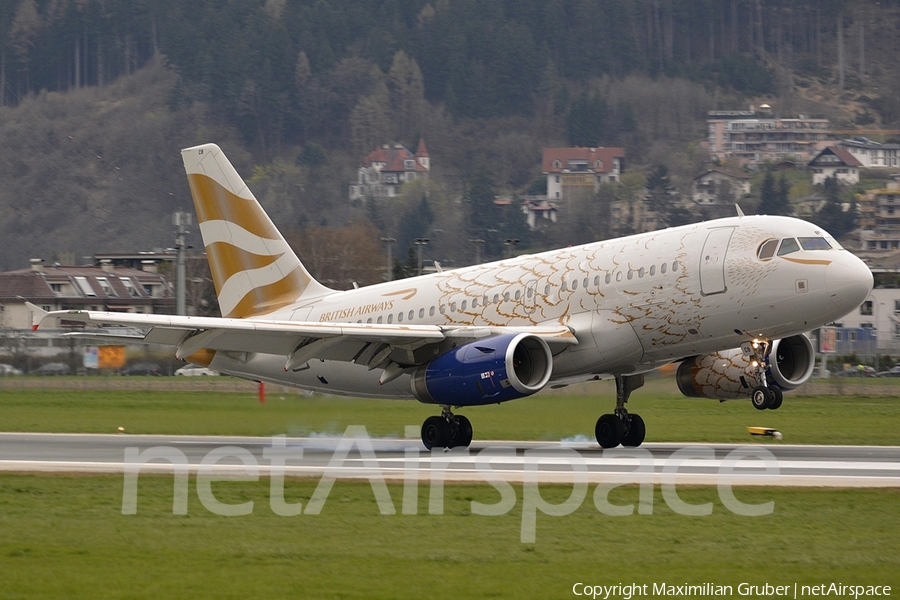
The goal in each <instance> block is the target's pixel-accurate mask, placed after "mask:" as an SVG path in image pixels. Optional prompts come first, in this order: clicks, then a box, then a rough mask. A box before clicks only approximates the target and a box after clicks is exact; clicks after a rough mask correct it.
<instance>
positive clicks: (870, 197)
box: [857, 181, 900, 253]
mask: <svg viewBox="0 0 900 600" xmlns="http://www.w3.org/2000/svg"><path fill="white" fill-rule="evenodd" d="M857 214H858V215H859V248H860V250H861V251H864V252H865V251H875V252H881V253H884V252H891V251H897V250H900V182H895V181H892V182H890V183H888V184H887V187H886V188H882V189H877V190H869V192H868V193H867V194H860V195H859V196H857Z"/></svg>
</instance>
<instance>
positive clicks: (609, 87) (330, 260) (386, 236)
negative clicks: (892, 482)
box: [0, 0, 900, 354]
mask: <svg viewBox="0 0 900 600" xmlns="http://www.w3.org/2000/svg"><path fill="white" fill-rule="evenodd" d="M56 4H58V5H60V6H63V5H65V6H67V7H68V9H69V10H70V11H71V14H79V15H82V16H83V17H84V19H85V20H84V22H85V23H88V22H90V19H92V18H94V17H97V18H100V19H101V20H103V22H105V23H107V24H109V25H110V26H109V27H106V28H100V29H94V28H88V27H86V28H84V29H83V31H80V32H79V31H77V28H71V27H69V26H68V25H67V23H66V22H65V19H62V17H61V15H62V14H63V11H58V12H54V11H51V10H50V9H49V8H48V7H47V6H44V4H41V3H36V2H34V1H33V0H16V1H14V2H12V3H11V5H10V10H9V11H8V13H4V14H6V19H5V20H4V21H2V22H0V33H3V35H4V36H5V37H3V36H0V46H2V49H3V50H4V53H3V54H2V56H3V57H4V60H5V61H6V62H4V63H3V64H4V65H5V67H6V68H5V69H4V70H2V73H0V117H2V118H0V139H2V140H3V142H4V144H3V145H2V147H4V148H6V149H7V151H6V152H4V153H3V156H0V177H2V178H3V180H4V182H5V186H4V189H3V190H0V235H2V236H3V238H4V240H6V241H7V243H6V244H5V245H4V247H3V248H2V249H0V270H3V271H4V273H2V274H0V277H17V278H25V279H27V278H34V277H40V278H43V279H46V278H47V277H48V273H56V275H58V276H59V277H61V278H67V277H68V281H69V284H70V285H67V286H63V287H62V288H60V289H54V288H52V286H51V287H48V286H50V284H47V283H46V281H45V282H44V284H46V285H44V284H41V285H44V287H41V285H38V286H36V287H35V286H32V287H27V285H32V284H22V283H21V282H19V283H16V284H15V285H13V284H12V283H10V284H9V285H2V286H0V326H2V327H5V328H10V327H12V328H13V329H19V328H22V329H27V328H28V327H29V326H30V325H29V324H28V323H26V322H25V317H24V316H21V315H23V314H24V313H23V311H22V310H21V308H22V304H21V300H20V298H18V296H19V295H20V294H16V293H13V290H14V289H22V288H20V287H18V286H19V285H26V288H25V289H31V290H32V291H34V292H35V294H36V295H35V296H34V297H35V298H37V297H38V295H37V290H38V289H39V288H40V289H43V290H44V292H46V289H49V290H50V292H46V294H44V296H42V297H41V302H40V304H41V305H44V306H50V307H65V306H76V305H77V306H97V307H100V306H105V307H106V308H110V309H112V308H113V307H119V309H121V310H129V311H136V310H145V311H154V312H155V311H163V312H166V311H171V310H173V308H172V305H173V302H172V300H173V298H174V296H175V294H176V289H175V285H174V284H173V281H174V277H173V272H174V267H173V259H172V258H171V257H172V256H174V252H173V251H172V243H173V240H174V239H175V234H174V232H173V230H172V227H171V216H172V214H173V213H176V212H180V211H189V210H190V209H191V208H190V197H189V193H188V190H187V185H186V183H185V181H184V177H183V170H182V169H181V165H180V164H179V159H178V149H179V148H181V147H186V146H188V145H191V144H196V143H202V142H207V141H215V142H216V143H218V144H220V145H221V146H222V147H223V148H226V149H227V151H228V153H229V156H230V157H232V159H233V161H234V163H235V166H236V167H237V169H238V171H239V173H241V175H242V176H243V177H244V178H245V179H246V180H247V182H248V185H249V186H250V188H251V189H252V190H253V191H254V193H255V194H256V195H257V197H258V198H259V199H260V201H261V203H262V204H263V206H265V207H266V210H267V211H268V212H269V213H270V215H271V216H272V218H273V220H274V221H275V222H276V223H278V224H279V227H281V228H283V231H284V233H285V235H286V237H287V239H288V240H289V242H290V243H291V244H292V245H293V247H294V248H295V250H296V251H297V252H298V254H299V255H300V256H301V257H302V258H303V260H304V262H305V263H306V264H307V265H308V266H309V268H310V270H311V271H312V272H313V274H314V275H315V276H316V277H317V278H319V279H321V280H322V281H323V282H325V283H327V285H329V286H332V287H334V288H340V289H347V288H350V287H352V286H353V285H368V284H372V283H375V282H378V281H383V280H385V279H393V278H399V277H408V276H412V275H415V274H417V273H420V272H424V271H428V270H431V269H435V268H436V266H435V263H439V264H440V265H442V267H443V268H444V269H448V268H455V267H460V266H465V265H469V264H473V263H478V262H483V261H488V260H495V259H499V258H502V257H506V256H512V255H515V254H520V253H530V252H538V251H541V250H545V249H549V248H554V247H560V246H566V245H573V244H580V243H586V242H590V241H594V240H600V239H606V238H610V237H614V236H621V235H628V234H630V233H637V232H644V231H650V230H654V229H657V228H661V227H667V226H675V225H680V224H684V223H690V222H696V221H699V220H704V219H713V218H718V217H725V216H731V215H735V214H737V209H736V208H735V206H736V205H737V206H739V207H740V209H741V210H743V211H744V212H745V213H747V214H751V213H755V212H759V213H766V214H791V215H796V216H799V217H801V218H804V219H808V220H810V221H812V222H814V223H816V224H818V225H820V226H822V227H823V228H824V229H826V230H828V231H829V232H832V233H833V234H835V235H836V236H837V237H839V239H840V240H841V242H842V244H843V245H844V246H845V247H846V248H847V249H849V250H851V251H853V252H857V253H859V254H860V256H862V257H863V258H865V260H867V261H868V263H869V265H870V266H871V267H872V268H873V270H874V271H875V272H876V275H877V276H878V278H879V283H880V284H881V285H880V287H879V288H878V289H876V294H886V295H885V296H884V298H881V297H879V298H878V299H877V301H876V300H875V299H873V302H874V304H873V306H874V308H873V311H872V312H873V314H872V315H858V316H859V317H860V319H857V320H852V319H849V318H848V320H847V326H848V327H859V328H869V327H872V328H874V329H877V330H878V331H883V330H889V329H892V327H893V326H894V322H893V319H894V313H893V312H892V311H888V310H886V309H884V310H878V307H879V306H882V305H884V306H891V305H892V303H891V301H892V300H893V299H894V298H893V295H892V294H893V292H892V291H890V290H892V289H894V287H893V286H895V285H897V281H896V275H895V273H896V272H897V269H898V268H900V224H898V223H895V221H897V220H898V219H895V217H894V211H895V206H894V201H895V200H896V198H897V197H898V186H897V177H898V172H900V156H898V150H900V144H898V143H897V142H898V137H897V136H898V135H900V130H898V129H894V128H895V127H898V126H900V100H898V99H900V88H898V87H897V82H898V81H900V77H898V76H896V75H897V71H896V68H895V62H896V61H894V60H893V57H894V56H895V48H894V45H893V41H892V40H893V37H894V36H893V34H892V31H893V29H892V27H893V26H894V24H895V23H896V22H898V21H900V11H898V10H895V8H894V7H893V6H888V5H878V6H875V5H873V4H872V3H868V2H865V1H863V0H858V1H850V0H848V1H846V2H838V3H834V4H833V5H831V4H829V5H828V6H825V5H822V4H820V3H815V2H799V3H796V6H793V5H792V6H791V7H786V6H784V5H782V4H780V3H777V2H770V1H768V0H759V1H758V2H756V3H748V2H732V3H721V4H719V3H712V4H711V5H709V6H706V5H704V6H703V7H697V6H696V5H693V4H692V3H689V2H686V1H684V0H672V2H671V3H664V4H660V3H653V2H637V3H635V4H634V5H633V6H632V5H629V7H628V8H626V9H624V10H615V9H613V8H612V7H608V6H601V7H596V10H590V11H589V12H590V17H589V18H588V17H586V16H585V14H584V12H583V11H584V10H585V9H587V8H595V7H591V5H589V4H585V3H581V2H577V1H576V2H572V3H570V4H569V5H566V6H564V7H559V10H558V12H559V14H558V15H555V16H558V17H560V18H562V19H563V20H561V21H560V20H553V18H549V20H548V17H554V14H551V13H552V12H553V11H551V10H550V9H549V8H548V7H547V6H544V3H540V2H532V1H530V0H528V1H525V2H522V3H519V4H518V5H517V6H516V7H515V8H509V9H503V10H495V11H491V10H488V9H487V8H486V7H478V11H477V12H478V15H477V18H473V15H472V14H469V13H467V12H466V11H465V10H460V6H461V5H457V4H455V3H452V2H450V3H448V2H438V3H434V4H432V3H429V2H426V1H425V0H421V1H416V2H412V3H410V5H409V6H407V7H405V8H403V9H402V10H401V9H400V8H399V7H398V6H394V5H392V4H385V5H384V6H381V7H380V8H379V10H378V11H377V12H375V13H373V12H372V11H371V10H370V9H369V8H367V5H365V4H364V3H355V2H348V7H349V6H354V7H356V9H358V10H355V12H353V11H346V12H341V11H343V10H344V9H343V8H336V7H332V6H329V5H326V4H324V3H318V4H316V5H315V7H313V6H312V5H311V4H310V5H309V6H307V4H309V3H302V2H301V3H297V4H296V5H292V4H289V3H283V2H265V3H256V4H252V3H248V4H247V5H245V6H244V8H243V9H242V10H241V11H232V12H229V13H228V14H222V15H220V16H221V18H222V19H223V21H221V22H222V23H224V22H231V24H232V25H233V26H234V27H235V28H236V30H239V31H240V32H241V35H242V36H243V39H244V40H245V41H246V42H247V43H248V44H250V45H251V46H253V47H254V48H257V50H258V52H257V53H256V54H252V53H250V54H242V53H240V52H239V51H237V50H235V51H234V52H232V51H231V48H230V47H229V46H228V43H227V42H226V41H225V40H224V38H223V37H222V36H221V35H220V34H219V30H218V29H217V27H219V26H220V21H217V20H214V19H206V20H204V19H199V20H198V19H194V20H191V22H192V23H195V25H193V26H192V28H191V29H190V30H187V29H184V24H185V23H186V22H187V21H186V19H185V15H184V13H183V11H184V9H183V7H181V6H179V5H178V3H173V4H172V5H171V6H170V8H171V10H164V9H162V8H160V6H162V4H158V5H148V7H144V8H145V9H146V10H143V9H142V10H141V11H136V12H134V13H133V14H129V15H125V14H124V13H122V14H120V13H114V12H110V13H102V14H99V15H93V14H91V15H88V14H87V13H84V14H82V12H83V11H85V10H87V8H86V5H84V4H83V3H79V2H77V1H75V0H63V1H61V2H59V3H56ZM56 4H54V6H55V5H56ZM357 4H358V6H357ZM166 6H169V5H166ZM192 10H194V11H196V13H197V14H201V15H209V16H211V15H214V14H218V13H217V10H218V9H217V5H216V3H215V2H211V1H209V0H198V2H196V3H195V4H194V6H193V8H192ZM554 10H556V9H554ZM242 11H243V12H242ZM548 11H550V12H548ZM406 13H409V14H406ZM126 16H127V17H128V18H124V17H126ZM581 17H585V18H581ZM566 20H568V21H569V22H571V23H575V24H578V25H577V27H575V28H574V29H571V30H570V31H568V33H567V35H562V32H563V31H566V28H565V26H564V25H562V23H563V22H564V21H566ZM312 23H321V24H323V25H322V26H320V27H313V26H311V24H312ZM336 23H345V25H347V26H352V27H353V28H355V29H353V31H355V34H354V35H352V36H349V37H348V35H346V33H347V28H346V27H337V26H335V24H336ZM745 23H746V24H753V26H752V27H751V26H744V25H742V24H745ZM114 24H115V27H113V26H112V25H114ZM250 24H255V25H259V27H251V26H250ZM262 32H265V33H262ZM623 32H627V33H625V34H624V35H623ZM354 36H355V37H354ZM567 36H568V37H567ZM569 37H570V38H571V39H572V44H571V45H568V44H567V43H563V41H562V40H564V39H568V38H569ZM60 40H63V41H65V43H63V42H61V41H60ZM188 40H189V42H188ZM586 40H594V41H596V44H594V45H590V44H587V43H586ZM619 42H621V43H619ZM460 48H463V49H465V48H469V49H471V51H469V50H467V51H465V52H459V51H458V50H459V49H460ZM199 49H203V50H202V51H201V50H199ZM448 49H451V50H453V51H451V52H449V53H447V50H448ZM476 49H477V50H476ZM211 56H215V57H229V58H228V59H227V60H225V59H222V60H221V62H219V59H218V58H217V59H216V60H215V61H211V59H210V57H211ZM12 149H15V152H13V150H12ZM187 245H188V246H192V247H193V248H194V249H197V248H200V247H201V245H202V244H201V241H200V239H199V236H198V232H197V231H196V228H194V230H193V231H191V232H189V233H188V234H187ZM144 253H150V254H147V255H146V256H151V257H160V258H158V260H157V259H156V258H153V259H146V260H148V261H149V262H148V263H146V265H143V266H142V261H137V262H132V263H130V264H129V265H128V266H126V265H124V264H119V263H118V262H116V261H117V260H118V259H115V260H114V261H113V263H107V262H104V261H105V260H109V257H113V258H115V257H117V256H140V255H142V254H144ZM29 259H31V262H30V263H29ZM189 262H190V264H192V265H195V268H194V271H193V272H192V274H191V275H189V281H190V282H191V285H190V286H188V287H189V289H188V290H187V292H188V294H189V296H190V298H189V299H188V302H187V305H188V309H187V310H188V312H191V313H192V314H216V311H217V307H216V304H215V298H214V294H212V293H211V285H210V280H209V274H208V273H207V272H205V266H204V261H203V256H202V255H201V254H199V253H196V252H195V253H194V254H193V259H192V261H189ZM145 266H146V268H148V269H156V273H157V275H156V276H159V277H161V278H162V281H164V282H165V283H164V284H161V286H160V287H158V288H157V290H156V291H155V292H154V294H150V293H149V292H147V294H148V295H147V298H159V299H165V300H166V301H165V302H162V301H159V302H157V301H156V300H153V301H148V302H146V303H143V304H142V303H140V302H138V303H131V304H129V303H128V302H124V300H125V299H126V298H138V297H141V298H143V296H144V294H142V292H141V290H142V289H144V286H143V284H142V283H140V281H141V280H140V277H141V275H139V274H138V273H136V272H128V274H126V271H125V270H123V269H126V268H128V269H133V270H134V271H137V272H140V271H143V270H144V267H145ZM38 267H41V268H38ZM67 269H72V271H71V272H68V271H67ZM75 269H88V271H84V272H79V273H76V272H75ZM109 269H115V270H117V271H116V272H115V273H114V274H113V275H112V277H114V278H116V279H115V281H116V282H117V283H111V282H110V280H109V277H110V275H108V271H109ZM42 273H43V274H42ZM66 273H68V274H66ZM104 273H107V275H104ZM79 277H80V278H85V280H86V282H87V284H88V286H89V288H90V290H91V292H88V291H87V288H85V287H84V286H83V285H82V284H80V283H78V282H79V281H81V280H79V279H75V278H79ZM104 278H106V280H107V286H106V287H104V285H103V280H104ZM9 281H11V280H9ZM47 281H49V280H47ZM127 282H131V285H132V286H133V288H134V289H135V290H136V292H137V296H134V295H132V294H131V292H130V291H128V292H126V291H123V290H127V289H129V288H127V285H128V283H127ZM60 285H62V284H60ZM45 287H46V289H44V288H45ZM107 287H108V288H109V293H107V291H106V289H107ZM64 290H68V292H71V294H69V293H68V292H64ZM92 294H93V295H92ZM898 300H900V298H898ZM898 307H900V305H898ZM897 314H900V312H898V313H897ZM870 316H871V317H874V318H868V317H870ZM848 335H849V334H848ZM878 340H879V341H878V346H879V348H881V349H885V350H887V349H888V347H890V348H891V352H892V353H898V354H900V329H898V331H896V332H894V333H893V334H891V335H881V336H879V337H878ZM895 341H896V344H897V345H898V348H897V351H896V352H894V350H893V346H894V345H895Z"/></svg>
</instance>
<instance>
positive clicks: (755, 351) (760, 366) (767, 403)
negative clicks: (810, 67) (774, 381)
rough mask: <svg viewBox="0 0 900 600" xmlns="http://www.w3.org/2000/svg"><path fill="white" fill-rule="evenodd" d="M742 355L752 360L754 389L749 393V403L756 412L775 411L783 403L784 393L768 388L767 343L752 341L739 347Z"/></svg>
mask: <svg viewBox="0 0 900 600" xmlns="http://www.w3.org/2000/svg"><path fill="white" fill-rule="evenodd" d="M741 349H742V350H743V351H744V353H745V354H746V355H748V356H750V357H752V359H753V363H752V364H753V368H754V374H755V375H756V383H757V385H756V387H754V388H753V391H751V392H750V403H751V404H753V408H755V409H756V410H766V409H767V408H768V409H771V410H775V409H777V408H778V407H780V406H781V403H782V402H783V401H784V393H783V392H782V390H781V388H780V387H777V386H770V385H769V381H768V378H767V377H766V360H767V357H768V354H769V343H768V342H765V341H762V342H760V341H757V340H753V342H752V343H748V344H745V345H744V346H741Z"/></svg>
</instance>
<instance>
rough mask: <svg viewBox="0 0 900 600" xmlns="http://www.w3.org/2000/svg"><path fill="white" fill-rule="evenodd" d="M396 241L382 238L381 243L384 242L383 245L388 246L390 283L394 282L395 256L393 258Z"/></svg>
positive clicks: (388, 275)
mask: <svg viewBox="0 0 900 600" xmlns="http://www.w3.org/2000/svg"><path fill="white" fill-rule="evenodd" d="M396 241H397V240H395V239H394V238H392V237H383V238H381V242H382V243H383V244H387V251H388V268H387V280H388V281H393V280H394V256H393V252H392V251H393V249H394V242H396Z"/></svg>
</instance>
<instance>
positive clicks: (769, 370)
mask: <svg viewBox="0 0 900 600" xmlns="http://www.w3.org/2000/svg"><path fill="white" fill-rule="evenodd" d="M765 360H766V362H765V374H766V383H767V384H768V385H769V386H775V387H778V388H781V389H782V390H784V391H789V390H793V389H796V388H797V387H799V386H800V385H802V384H803V383H805V382H806V380H808V379H809V378H810V376H812V372H813V368H814V367H815V362H816V353H815V350H813V345H812V342H811V341H810V340H809V338H808V337H806V336H805V335H795V336H791V337H789V338H784V339H781V340H776V341H775V342H773V343H772V346H771V348H770V349H769V354H768V355H767V356H766V359H765ZM754 361H755V358H754V357H753V356H752V355H747V354H745V353H744V352H743V351H742V350H741V349H740V348H735V349H733V350H724V351H722V352H713V353H711V354H702V355H700V356H694V357H692V358H687V359H685V360H684V361H682V363H681V364H680V365H679V366H678V372H677V374H676V380H677V382H678V389H679V390H681V393H682V394H684V395H685V396H689V397H691V398H715V399H718V400H735V399H738V398H747V397H748V396H749V395H750V392H751V391H752V390H753V388H754V387H756V386H757V385H758V382H757V380H756V368H755V366H754Z"/></svg>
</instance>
